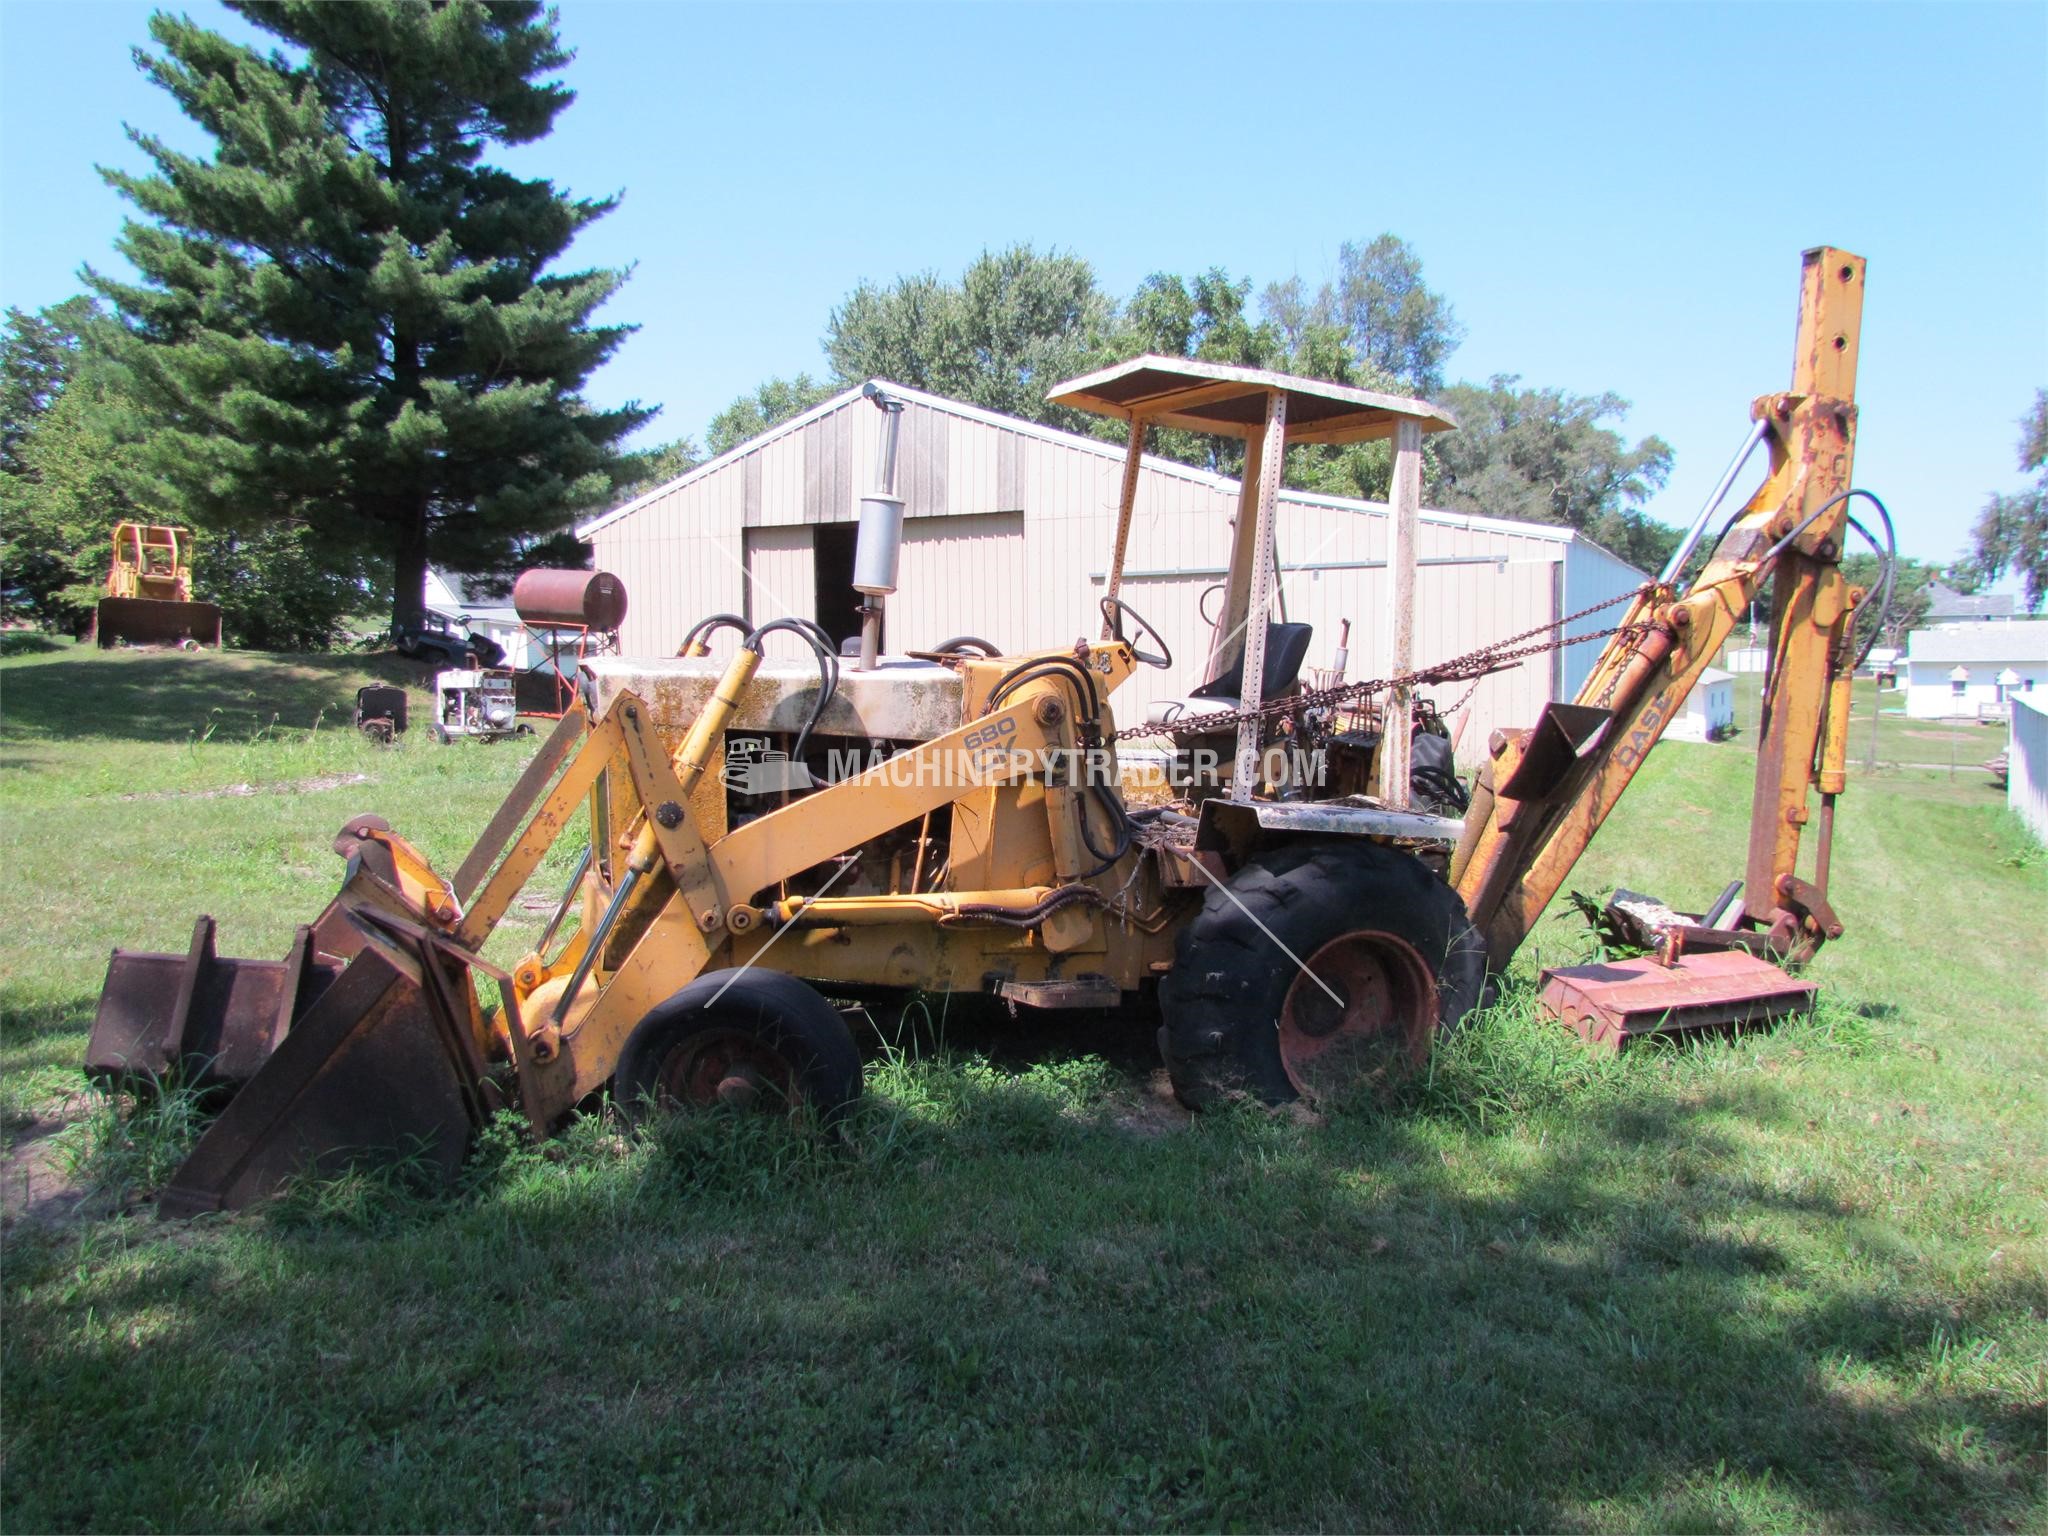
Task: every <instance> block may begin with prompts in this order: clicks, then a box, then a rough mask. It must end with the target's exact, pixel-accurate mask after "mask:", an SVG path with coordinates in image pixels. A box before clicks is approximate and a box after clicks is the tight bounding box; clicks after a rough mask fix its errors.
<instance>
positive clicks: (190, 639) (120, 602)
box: [93, 522, 220, 651]
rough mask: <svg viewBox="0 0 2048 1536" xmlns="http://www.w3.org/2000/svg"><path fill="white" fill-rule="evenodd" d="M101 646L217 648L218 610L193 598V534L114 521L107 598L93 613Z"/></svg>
mask: <svg viewBox="0 0 2048 1536" xmlns="http://www.w3.org/2000/svg"><path fill="white" fill-rule="evenodd" d="M93 638H94V639H95V640H96V641H97V642H98V643H99V644H100V645H101V646H104V647H112V646H116V645H171V646H176V647H178V648H179V649H180V650H188V651H190V650H197V649H199V648H200V647H201V646H211V647H215V648H218V647H219V645H220V609H219V608H217V607H215V606H214V605H213V604H212V603H200V602H194V601H193V599H192V531H191V530H190V529H189V528H171V527H166V526H163V525H161V524H156V523H130V522H124V523H117V524H116V525H115V526H114V549H113V558H112V559H110V560H109V561H108V562H107V585H106V595H105V596H104V597H102V598H101V599H100V601H99V606H98V608H97V609H95V610H94V613H93Z"/></svg>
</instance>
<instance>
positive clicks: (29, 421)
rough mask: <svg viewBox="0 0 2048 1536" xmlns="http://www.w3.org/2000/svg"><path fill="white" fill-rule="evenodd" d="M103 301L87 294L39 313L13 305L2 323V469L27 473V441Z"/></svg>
mask: <svg viewBox="0 0 2048 1536" xmlns="http://www.w3.org/2000/svg"><path fill="white" fill-rule="evenodd" d="M98 317H99V306H98V305H97V304H95V303H93V301H92V300H91V299H89V298H86V297H84V296H83V295H81V296H79V297H77V298H72V299H66V300H65V301H64V302H63V303H61V304H52V305H51V306H50V307H49V308H47V309H41V310H38V311H36V313H34V314H32V315H31V314H26V313H24V312H23V311H21V310H19V309H9V310H8V311H7V319H6V321H5V323H4V324H0V473H4V474H10V475H19V474H22V473H25V468H24V466H23V464H22V462H21V458H20V450H21V444H22V440H23V439H24V438H25V437H27V436H28V434H29V432H30V430H31V429H32V428H33V427H34V426H35V424H36V422H37V421H38V420H40V419H41V418H42V415H43V413H44V412H46V411H47V410H49V409H50V407H51V406H52V405H54V404H56V402H57V397H58V396H59V395H60V394H62V393H63V391H64V385H65V382H66V381H67V380H68V379H69V378H70V376H71V370H72V367H73V366H74V364H75V363H76V361H77V358H78V349H79V345H80V342H81V339H82V337H83V335H84V332H85V329H86V327H87V326H89V325H91V324H92V323H93V322H94V321H95V320H96V319H97V318H98Z"/></svg>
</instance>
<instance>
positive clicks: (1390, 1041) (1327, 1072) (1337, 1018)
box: [1280, 929, 1437, 1100]
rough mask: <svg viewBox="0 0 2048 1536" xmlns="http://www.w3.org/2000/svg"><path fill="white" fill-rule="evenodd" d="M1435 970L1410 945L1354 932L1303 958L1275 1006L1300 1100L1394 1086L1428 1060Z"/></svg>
mask: <svg viewBox="0 0 2048 1536" xmlns="http://www.w3.org/2000/svg"><path fill="white" fill-rule="evenodd" d="M1436 1014H1437V997H1436V975H1435V973H1434V972H1433V971H1432V970H1431V969H1430V967H1429V966H1428V965H1427V964H1426V963H1425V962H1424V960H1423V958H1422V956H1421V954H1420V953H1419V952H1418V951H1417V950H1416V948H1415V946H1414V945H1412V944H1410V943H1409V942H1408V941H1407V940H1405V939H1401V938H1396V937H1395V936H1394V935H1393V934H1391V933H1381V932H1378V931H1377V930H1374V929H1360V930H1358V931H1357V932H1355V933H1347V934H1343V935H1340V936H1339V937H1337V938H1334V939H1332V940H1330V942H1329V943H1327V944H1325V945H1324V946H1323V947H1322V948H1321V949H1319V950H1317V951H1316V952H1315V953H1314V954H1313V955H1310V956H1309V957H1308V964H1307V966H1306V968H1305V970H1304V973H1303V974H1301V975H1299V976H1296V977H1295V978H1294V984H1293V985H1292V986H1291V987H1289V988H1288V989H1287V998H1286V1000H1285V1002H1284V1003H1283V1004H1282V1005H1281V1009H1280V1061H1281V1064H1282V1065H1283V1066H1285V1067H1286V1069H1287V1078H1288V1081H1289V1082H1291V1083H1293V1084H1294V1087H1295V1091H1296V1092H1298V1093H1300V1094H1301V1095H1302V1096H1303V1097H1305V1098H1309V1099H1316V1100H1329V1099H1333V1098H1337V1097H1340V1096H1342V1095H1344V1094H1346V1093H1350V1092H1353V1091H1355V1090H1357V1089H1360V1088H1365V1089H1372V1088H1377V1087H1379V1086H1381V1085H1383V1084H1388V1083H1393V1082H1397V1081H1399V1080H1400V1079H1401V1078H1403V1077H1405V1076H1406V1075H1407V1074H1408V1073H1409V1072H1411V1071H1413V1070H1414V1069H1415V1068H1417V1067H1419V1066H1421V1065H1422V1064H1423V1063H1424V1062H1425V1061H1427V1060H1428V1059H1429V1046H1430V1040H1431V1039H1432V1037H1433V1036H1434V1035H1435V1034H1436Z"/></svg>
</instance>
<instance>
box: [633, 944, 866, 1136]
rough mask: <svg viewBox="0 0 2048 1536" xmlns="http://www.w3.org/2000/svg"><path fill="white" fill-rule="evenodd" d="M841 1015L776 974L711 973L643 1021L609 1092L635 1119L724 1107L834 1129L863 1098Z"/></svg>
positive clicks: (856, 1061)
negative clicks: (661, 1113) (760, 1112)
mask: <svg viewBox="0 0 2048 1536" xmlns="http://www.w3.org/2000/svg"><path fill="white" fill-rule="evenodd" d="M860 1087H861V1074H860V1052H859V1051H858V1050H857V1049H856V1048H855V1047H854V1043H853V1034H852V1032H851V1031H850V1030H848V1029H847V1027H846V1020H845V1019H844V1018H842V1017H841V1016H840V1013H839V1010H838V1009H837V1008H834V1007H833V1006H832V1005H831V1004H830V1003H828V1002H827V1001H825V999H824V998H823V997H821V996H819V994H818V993H817V992H816V991H814V990H813V989H812V988H810V987H809V986H806V985H805V984H804V983H803V982H801V981H798V980H797V979H796V978H795V977H794V976H785V975H783V974H781V973H780V972H778V971H763V970H744V971H730V970H728V971H711V972H709V973H707V974H705V975H703V976H699V977H698V978H697V979H696V980H695V981H693V982H691V983H690V984H689V985H688V986H686V987H684V988H683V989H682V990H681V991H680V992H678V993H676V994H675V996H673V997H671V998H670V999H669V1000H668V1001H667V1002H665V1003H662V1004H661V1005H660V1006H658V1007H656V1008H655V1009H653V1010H652V1011H651V1012H649V1013H648V1015H647V1017H646V1018H644V1019H642V1020H641V1021H640V1023H639V1024H638V1026H636V1027H635V1028H634V1030H633V1033H632V1034H631V1035H629V1036H628V1037H627V1039H626V1045H625V1048H624V1049H623V1050H621V1051H620V1052H619V1064H618V1067H617V1069H616V1071H615V1072H614V1074H613V1078H612V1095H613V1098H614V1100H615V1101H616V1102H617V1103H618V1104H619V1106H620V1107H621V1108H622V1109H623V1110H624V1112H625V1114H626V1115H627V1117H628V1118H629V1119H634V1120H638V1119H641V1118H644V1117H645V1116H646V1115H647V1114H649V1113H650V1112H657V1113H658V1112H660V1111H663V1110H672V1109H690V1108H709V1107H711V1106H713V1105H718V1104H724V1105H729V1106H733V1107H736V1108H743V1109H754V1110H759V1111H762V1112H764V1113H769V1114H784V1115H788V1116H790V1117H792V1118H806V1117H808V1118H811V1119H814V1120H815V1122H816V1123H817V1124H818V1125H820V1126H822V1127H826V1128H830V1127H832V1126H834V1125H836V1124H837V1123H838V1122H839V1121H840V1119H841V1118H842V1117H844V1115H845V1114H846V1112H847V1111H848V1110H849V1109H851V1108H852V1107H853V1105H854V1103H855V1102H856V1101H857V1100H858V1099H859V1098H860Z"/></svg>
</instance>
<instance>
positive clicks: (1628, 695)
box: [1451, 247, 1868, 970]
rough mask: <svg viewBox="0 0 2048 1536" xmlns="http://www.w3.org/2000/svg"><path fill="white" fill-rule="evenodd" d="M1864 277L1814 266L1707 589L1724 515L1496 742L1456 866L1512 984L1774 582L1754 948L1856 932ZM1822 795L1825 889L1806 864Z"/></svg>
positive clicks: (1755, 832)
mask: <svg viewBox="0 0 2048 1536" xmlns="http://www.w3.org/2000/svg"><path fill="white" fill-rule="evenodd" d="M1863 276H1864V262H1863V259H1862V258H1861V257H1858V256H1852V255H1850V254H1849V253H1847V252H1845V251H1840V250H1836V249H1833V248H1831V247H1820V248H1818V249H1815V250H1810V251H1807V252H1806V253H1805V255H1804V272H1803V277H1802V284H1801V292H1800V306H1799V330H1798V344H1797V350H1796V353H1795V355H1794V362H1793V370H1792V387H1791V388H1790V389H1789V390H1788V391H1786V392H1784V393H1781V394H1770V395H1764V396H1762V397H1760V398H1759V399H1757V400H1756V401H1755V403H1754V404H1753V405H1752V407H1751V415H1752V418H1753V419H1754V421H1755V422H1756V424H1757V427H1756V429H1755V431H1756V433H1757V434H1760V435H1761V437H1762V439H1763V441H1764V442H1766V443H1767V444H1768V447H1769V451H1770V470H1769V474H1768V475H1767V476H1766V478H1765V480H1764V483H1763V485H1762V486H1761V487H1760V488H1759V489H1758V490H1757V492H1756V494H1755V495H1754V496H1752V497H1751V498H1750V500H1749V502H1748V503H1747V505H1745V506H1744V507H1743V508H1742V510H1741V512H1740V513H1739V514H1737V516H1736V517H1735V518H1734V519H1733V521H1732V522H1731V523H1730V524H1729V526H1728V528H1727V529H1726V531H1725V532H1724V533H1723V534H1722V536H1721V538H1720V541H1719V544H1718V545H1717V547H1716V548H1715V550H1714V553H1713V556H1712V557H1711V559H1710V560H1709V561H1708V563H1707V566H1706V569H1705V570H1704V571H1703V572H1702V573H1701V574H1700V576H1699V577H1698V579H1697V580H1695V581H1694V582H1692V583H1691V585H1690V586H1689V587H1687V588H1685V589H1684V590H1683V591H1681V590H1680V589H1679V587H1678V585H1677V581H1678V578H1679V575H1680V572H1679V570H1678V567H1679V566H1680V565H1681V564H1682V562H1683V557H1684V555H1685V553H1686V551H1687V550H1689V549H1690V547H1691V543H1692V541H1693V539H1695V538H1697V536H1698V533H1699V531H1700V526H1701V525H1703V524H1704V521H1705V519H1706V518H1707V517H1708V516H1710V515H1711V514H1712V512H1713V510H1714V505H1713V504H1712V503H1709V506H1708V508H1707V509H1706V510H1705V511H1703V512H1702V514H1701V520H1702V521H1701V525H1696V526H1695V528H1694V531H1693V534H1692V535H1690V536H1689V537H1688V540H1687V543H1686V546H1685V547H1684V548H1682V549H1681V551H1680V553H1679V556H1678V557H1676V558H1674V560H1673V562H1672V566H1671V567H1669V568H1667V570H1666V571H1665V573H1664V575H1663V576H1662V577H1661V578H1660V579H1659V580H1658V581H1657V582H1654V583H1652V584H1651V585H1649V586H1648V587H1646V588H1645V590H1644V591H1643V592H1642V593H1640V594H1638V596H1637V597H1636V598H1635V600H1634V602H1633V603H1632V604H1631V606H1630V607H1629V609H1628V613H1627V617H1626V618H1625V620H1624V621H1623V625H1622V627H1621V629H1620V630H1619V631H1618V632H1617V634H1616V635H1615V636H1614V638H1613V639H1612V640H1611V641H1610V642H1609V643H1608V646H1607V648H1606V650H1605V651H1604V652H1603V653H1602V654H1601V656H1600V658H1599V660H1598V661H1597V662H1596V663H1595V665H1594V667H1593V670H1592V673H1591V674H1590V675H1589V676H1588V677H1587V679H1586V682H1585V684H1584V686H1583V687H1581V688H1580V690H1579V693H1578V696H1577V698H1576V699H1574V700H1573V702H1572V703H1570V704H1565V705H1559V704H1553V705H1551V706H1550V707H1549V708H1548V709H1546V711H1545V712H1544V715H1543V717H1542V719H1541V720H1539V722H1538V723H1537V726H1536V728H1535V729H1534V730H1533V731H1528V732H1520V733H1496V736H1495V739H1494V741H1493V742H1492V744H1491V747H1492V760H1491V761H1490V762H1488V763H1486V764H1484V765H1483V766H1482V767H1481V769H1480V772H1479V775H1478V782H1477V785H1476V786H1475V791H1474V794H1473V798H1472V806H1471V809H1470V811H1469V812H1468V814H1467V817H1466V822H1465V830H1464V834H1463V836H1462V838H1461V840H1460V842H1459V845H1458V850H1457V853H1456V856H1455V857H1454V859H1453V862H1452V865H1451V883H1452V884H1453V885H1454V886H1455V887H1456V888H1457V891H1458V894H1459V896H1460V897H1461V898H1462V899H1463V900H1464V902H1465V906H1466V909H1467V911H1468V912H1469V913H1470V914H1471V916H1472V920H1473V921H1474V923H1476V924H1477V925H1478V927H1479V929H1480V931H1481V933H1482V934H1484V936H1485V939H1486V945H1487V953H1488V959H1489V963H1490V964H1491V965H1492V967H1493V968H1494V969H1496V970H1499V969H1502V968H1504V967H1505V966H1506V965H1507V963H1508V961H1509V960H1510V959H1511V958H1512V957H1513V955H1514V953H1515V951H1516V949H1517V948H1518V947H1519V946H1520V945H1521V943H1522V941H1523V940H1524V939H1525V938H1526V937H1527V936H1528V933H1529V930H1530V928H1531V927H1532V926H1533V925H1534V923H1535V922H1536V919H1537V917H1538V916H1539V915H1540V914H1541V913H1542V911H1543V909H1544V907H1545V905H1546V904H1547V903H1548V902H1549V901H1550V899H1551V898H1552V897H1553V896H1554V895H1556V894H1557V890H1558V887H1559V886H1560V885H1562V884H1563V883H1564V880H1565V878H1566V877H1567V876H1568V875H1569V874H1570V872H1571V869H1572V866H1573V865H1574V864H1575V863H1576V862H1577V861H1578V858H1579V856H1580V855H1581V854H1582V853H1583V852H1584V851H1585V849H1586V846H1587V845H1588V844H1589V843H1590V842H1591V841H1592V839H1593V835H1594V833H1595V832H1597V831H1598V830H1599V828H1600V825H1601V823H1602V822H1603V821H1605V820H1606V818H1607V814H1608V812H1610V811H1611V810H1613V808H1614V805H1615V803H1616V802H1617V801H1618V800H1619V799H1620V798H1621V796H1622V794H1623V792H1624V791H1625V790H1626V789H1627V788H1628V786H1629V783H1630V782H1631V781H1632V780H1633V779H1634V778H1635V775H1636V773H1637V771H1638V770H1639V769H1640V768H1641V767H1642V765H1643V761H1644V759H1645V758H1646V757H1647V756H1648V755H1649V751H1650V749H1651V748H1652V747H1653V746H1655V745H1656V743H1657V742H1658V740H1659V739H1660V738H1661V737H1662V736H1663V734H1664V731H1665V728H1666V727H1667V726H1668V725H1669V724H1670V722H1671V720H1672V719H1673V717H1674V716H1675V715H1676V714H1677V713H1678V711H1679V710H1680V709H1681V708H1682V707H1683V706H1684V703H1685V700H1686V697H1687V695H1689V694H1690V693H1691V691H1692V689H1693V686H1694V684H1695V683H1697V682H1698V681H1699V677H1700V674H1701V673H1702V672H1703V671H1705V670H1706V668H1707V665H1708V664H1709V663H1710V662H1711V661H1712V660H1713V658H1714V657H1715V655H1716V654H1717V653H1718V652H1719V651H1720V648H1721V646H1722V645H1723V644H1724V643H1725V642H1726V641H1727V639H1728V637H1729V636H1730V634H1731V633H1733V631H1734V629H1735V626H1736V624H1737V623H1738V622H1739V621H1740V619H1741V618H1742V615H1743V613H1744V610H1745V609H1747V608H1748V607H1749V605H1750V602H1751V600H1752V599H1753V598H1754V597H1755V596H1756V595H1757V594H1758V593H1759V592H1761V591H1762V590H1763V585H1764V583H1765V582H1766V581H1767V580H1768V581H1769V582H1770V583H1771V594H1772V613H1771V627H1770V638H1769V646H1768V650H1767V661H1766V668H1765V679H1764V691H1763V709H1762V723H1761V728H1760V731H1759V735H1758V740H1757V776H1756V791H1755V799H1754V802H1753V805H1752V810H1751V815H1750V836H1749V851H1748V859H1747V863H1746V866H1745V869H1744V877H1743V895H1742V914H1741V919H1740V925H1739V926H1740V928H1741V929H1742V930H1744V931H1745V932H1746V934H1747V936H1748V938H1747V942H1746V944H1745V947H1750V948H1755V949H1760V950H1763V951H1765V952H1767V953H1769V954H1772V955H1774V956H1775V957H1777V958H1781V959H1787V960H1793V961H1800V960H1804V959H1806V958H1808V957H1810V956H1811V955H1812V954H1813V952H1814V951H1815V950H1816V949H1818V948H1819V946H1820V945H1821V944H1822V943H1823V942H1824V941H1825V940H1827V939H1831V938H1837V937H1839V936H1840V934H1841V932H1842V928H1841V924H1840V923H1839V922H1838V921H1837V920H1836V918H1835V915H1834V913H1833V911H1832V909H1831V908H1830V907H1829V905H1828V900H1827V884H1828V864H1829V852H1830V843H1831V840H1832V837H1833V830H1834V804H1835V798H1836V796H1838V795H1839V794H1840V793H1841V792H1842V790H1843V788H1844V786H1845V766H1846V760H1847V755H1848V725H1849V703H1850V686H1851V679H1852V678H1853V676H1854V672H1855V665H1856V660H1857V658H1856V657H1855V656H1854V655H1853V654H1851V650H1850V644H1851V642H1850V635H1851V631H1852V628H1853V626H1854V621H1855V615H1856V610H1857V607H1858V605H1859V604H1860V603H1861V602H1862V601H1863V598H1864V593H1863V591H1862V590H1861V589H1859V588H1856V587H1852V586H1850V585H1849V583H1848V582H1847V581H1846V580H1845V579H1844V577H1843V575H1842V571H1841V558H1842V552H1843V544H1844V540H1845V536H1846V534H1847V533H1848V531H1849V524H1850V500H1851V498H1852V497H1854V496H1862V495H1867V494H1868V493H1867V492H1860V491H1853V490H1851V478H1850V471H1851V467H1852V465H1853V462H1854V454H1855V443H1856V405H1855V389H1856V354H1857V343H1858V336H1859V331H1860V328H1861V321H1862V311H1863ZM1753 440H1754V439H1753ZM1739 462H1740V461H1739V460H1738V467H1739ZM1731 478H1732V472H1731ZM1816 788H1817V789H1818V790H1819V792H1820V800H1821V804H1820V825H1819V829H1818V831H1819V836H1818V840H1817V841H1818V847H1817V856H1816V860H1815V864H1814V876H1813V878H1812V880H1810V881H1809V880H1805V879H1802V878H1801V877H1800V875H1799V870H1798V863H1799V851H1800V842H1801V836H1802V833H1803V832H1804V830H1805V827H1806V824H1807V822H1808V820H1809V819H1810V816H1811V799H1812V795H1813V792H1814V790H1815V789H1816Z"/></svg>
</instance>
